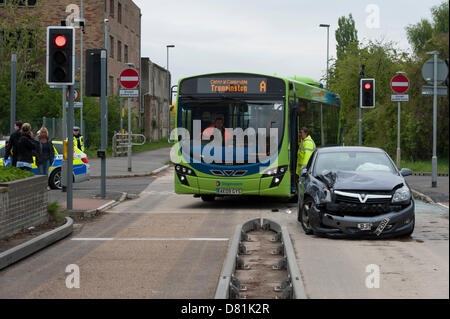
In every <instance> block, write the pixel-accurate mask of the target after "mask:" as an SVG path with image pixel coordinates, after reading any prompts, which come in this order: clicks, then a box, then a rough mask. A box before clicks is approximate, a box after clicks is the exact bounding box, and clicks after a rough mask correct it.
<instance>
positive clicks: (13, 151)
mask: <svg viewBox="0 0 450 319" xmlns="http://www.w3.org/2000/svg"><path fill="white" fill-rule="evenodd" d="M22 124H23V123H22V121H16V122H15V123H14V129H15V131H14V132H13V133H12V134H11V136H10V137H9V141H8V144H7V145H6V149H5V160H4V161H3V163H6V161H7V160H8V158H9V156H11V166H16V165H17V145H18V143H19V139H20V136H22V131H21V129H22ZM5 165H6V164H5Z"/></svg>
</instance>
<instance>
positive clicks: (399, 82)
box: [391, 72, 409, 169]
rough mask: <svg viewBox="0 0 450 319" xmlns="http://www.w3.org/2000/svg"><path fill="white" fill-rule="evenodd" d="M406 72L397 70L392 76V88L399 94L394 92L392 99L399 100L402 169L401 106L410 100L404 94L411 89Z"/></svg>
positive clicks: (399, 161)
mask: <svg viewBox="0 0 450 319" xmlns="http://www.w3.org/2000/svg"><path fill="white" fill-rule="evenodd" d="M403 74H404V72H397V74H396V75H395V76H394V77H393V78H392V80H391V89H392V91H394V92H395V93H397V94H394V95H392V96H391V101H396V102H398V107H397V113H398V115H397V117H398V122H397V158H396V162H397V168H398V169H400V168H401V167H400V166H401V148H400V136H401V135H400V127H401V108H402V102H404V101H405V102H407V101H409V95H408V94H404V93H406V91H408V89H409V80H408V78H407V77H406V76H404V75H403Z"/></svg>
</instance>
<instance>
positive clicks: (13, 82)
mask: <svg viewBox="0 0 450 319" xmlns="http://www.w3.org/2000/svg"><path fill="white" fill-rule="evenodd" d="M16 64H17V55H15V54H13V55H12V56H11V115H10V117H11V123H10V134H12V133H14V131H15V129H14V122H15V121H16Z"/></svg>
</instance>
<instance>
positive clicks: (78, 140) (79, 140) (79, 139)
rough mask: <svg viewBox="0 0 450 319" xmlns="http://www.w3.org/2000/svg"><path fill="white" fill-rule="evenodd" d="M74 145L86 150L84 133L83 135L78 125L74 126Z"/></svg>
mask: <svg viewBox="0 0 450 319" xmlns="http://www.w3.org/2000/svg"><path fill="white" fill-rule="evenodd" d="M73 145H74V146H76V147H78V148H79V149H80V150H81V151H82V152H84V142H83V135H81V133H80V128H79V127H78V126H74V128H73Z"/></svg>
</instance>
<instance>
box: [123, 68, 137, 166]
mask: <svg viewBox="0 0 450 319" xmlns="http://www.w3.org/2000/svg"><path fill="white" fill-rule="evenodd" d="M119 81H120V84H121V85H122V86H123V87H124V88H125V89H126V90H120V97H121V98H122V97H126V98H128V152H127V156H128V171H129V172H131V170H132V163H131V156H132V154H131V152H132V143H131V139H132V131H131V130H132V128H131V104H130V98H133V97H139V90H134V88H136V86H137V85H138V84H139V81H140V78H139V73H138V72H137V71H136V70H134V69H132V68H131V67H130V68H128V69H125V70H123V71H122V72H121V73H120V76H119Z"/></svg>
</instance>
